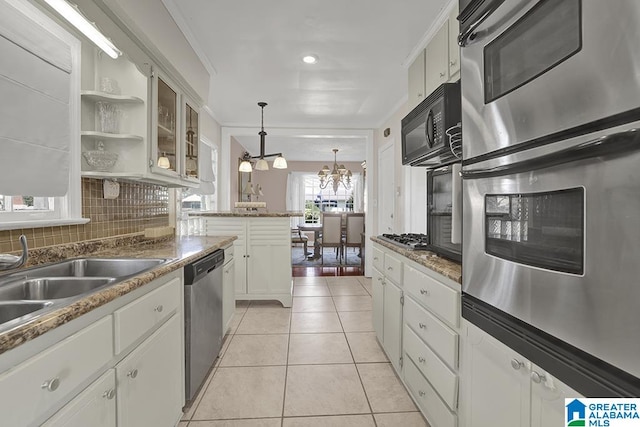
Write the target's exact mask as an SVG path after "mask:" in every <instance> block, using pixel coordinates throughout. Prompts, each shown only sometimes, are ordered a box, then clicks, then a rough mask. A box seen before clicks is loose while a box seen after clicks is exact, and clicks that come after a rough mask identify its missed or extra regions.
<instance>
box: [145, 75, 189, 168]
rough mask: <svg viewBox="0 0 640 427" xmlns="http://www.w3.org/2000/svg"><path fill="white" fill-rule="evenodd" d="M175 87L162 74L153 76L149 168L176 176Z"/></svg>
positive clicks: (176, 96)
mask: <svg viewBox="0 0 640 427" xmlns="http://www.w3.org/2000/svg"><path fill="white" fill-rule="evenodd" d="M156 75H157V73H156ZM175 87H176V86H175V85H173V84H172V83H170V82H169V80H168V79H167V78H165V77H164V76H162V75H157V77H156V78H155V81H154V90H153V105H154V108H153V112H152V114H153V121H152V123H155V126H154V131H153V133H152V135H153V137H152V143H151V159H152V161H153V162H154V164H153V165H152V167H151V169H152V171H153V172H156V173H162V174H164V175H169V176H174V177H177V176H178V170H179V167H178V164H179V162H180V158H179V152H178V140H179V139H178V130H177V128H178V126H177V124H178V122H179V109H178V105H179V104H178V101H179V97H178V91H177V90H176V89H175ZM180 140H182V138H180Z"/></svg>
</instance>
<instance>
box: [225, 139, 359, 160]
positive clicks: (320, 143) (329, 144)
mask: <svg viewBox="0 0 640 427" xmlns="http://www.w3.org/2000/svg"><path fill="white" fill-rule="evenodd" d="M234 138H235V139H236V140H237V141H238V142H239V143H240V145H242V146H243V147H244V148H246V149H247V150H248V151H249V152H250V153H251V155H253V156H257V155H259V154H260V139H259V136H258V135H255V136H248V135H243V136H235V137H234ZM365 144H366V139H365V138H364V137H325V136H307V137H302V136H282V135H274V136H272V135H270V134H268V132H267V136H266V138H265V154H271V153H283V155H284V157H285V158H286V159H287V160H289V161H291V160H294V161H311V160H315V161H328V160H329V159H331V160H333V151H331V150H333V149H334V148H337V149H338V150H340V151H338V163H340V162H362V161H363V160H365V149H366V146H365ZM272 159H273V158H271V159H268V160H272Z"/></svg>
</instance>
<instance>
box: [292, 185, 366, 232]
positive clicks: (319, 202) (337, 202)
mask: <svg viewBox="0 0 640 427" xmlns="http://www.w3.org/2000/svg"><path fill="white" fill-rule="evenodd" d="M358 178H359V177H358V176H357V175H354V176H353V177H352V180H351V189H349V190H347V189H346V188H345V187H344V186H342V185H340V187H338V192H337V193H334V192H333V188H331V186H328V187H327V188H325V189H321V188H320V181H319V180H318V177H317V176H316V175H305V176H304V222H305V223H306V224H316V223H319V222H320V217H321V214H322V212H352V211H353V210H354V203H353V200H354V190H355V188H357V186H358V185H359V182H358V181H359V179H358Z"/></svg>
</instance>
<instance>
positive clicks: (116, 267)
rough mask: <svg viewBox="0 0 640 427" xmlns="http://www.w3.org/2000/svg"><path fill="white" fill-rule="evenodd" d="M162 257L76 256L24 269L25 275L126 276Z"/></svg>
mask: <svg viewBox="0 0 640 427" xmlns="http://www.w3.org/2000/svg"><path fill="white" fill-rule="evenodd" d="M166 261H167V260H166V259H162V258H77V259H72V260H68V261H61V262H58V263H55V264H50V265H46V266H43V267H35V268H33V269H29V270H25V271H24V273H27V277H71V276H75V277H127V276H133V275H135V274H138V273H141V272H143V271H145V270H149V269H151V268H153V267H155V266H158V265H160V264H162V263H164V262H166Z"/></svg>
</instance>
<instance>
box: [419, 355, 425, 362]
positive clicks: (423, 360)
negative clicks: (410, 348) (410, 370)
mask: <svg viewBox="0 0 640 427" xmlns="http://www.w3.org/2000/svg"><path fill="white" fill-rule="evenodd" d="M426 361H427V359H425V358H424V357H422V356H420V357H418V362H420V363H424V362H426Z"/></svg>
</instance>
